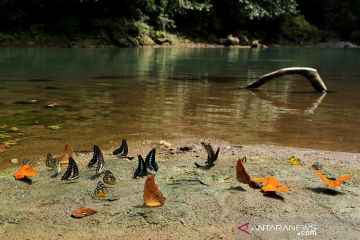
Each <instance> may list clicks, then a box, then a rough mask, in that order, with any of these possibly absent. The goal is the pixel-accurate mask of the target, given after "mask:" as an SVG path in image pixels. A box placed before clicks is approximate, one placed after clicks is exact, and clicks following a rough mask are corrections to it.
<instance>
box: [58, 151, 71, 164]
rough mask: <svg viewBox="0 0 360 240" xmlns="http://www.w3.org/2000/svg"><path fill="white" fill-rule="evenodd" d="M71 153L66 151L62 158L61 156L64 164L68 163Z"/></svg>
mask: <svg viewBox="0 0 360 240" xmlns="http://www.w3.org/2000/svg"><path fill="white" fill-rule="evenodd" d="M69 157H70V156H69V155H68V154H67V153H65V154H64V155H63V156H62V157H61V158H60V163H62V164H67V163H69Z"/></svg>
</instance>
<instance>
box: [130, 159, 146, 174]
mask: <svg viewBox="0 0 360 240" xmlns="http://www.w3.org/2000/svg"><path fill="white" fill-rule="evenodd" d="M146 175H147V169H146V164H145V162H144V159H143V158H142V157H141V156H140V155H139V164H138V167H137V169H136V170H135V172H134V176H133V178H138V177H144V176H146Z"/></svg>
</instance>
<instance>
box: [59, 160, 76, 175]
mask: <svg viewBox="0 0 360 240" xmlns="http://www.w3.org/2000/svg"><path fill="white" fill-rule="evenodd" d="M77 178H79V169H78V166H77V165H76V162H75V160H74V159H73V158H72V157H70V158H69V166H68V168H67V170H66V172H65V173H64V175H63V176H62V178H61V180H74V179H77Z"/></svg>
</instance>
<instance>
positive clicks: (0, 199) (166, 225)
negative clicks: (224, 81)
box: [0, 138, 360, 239]
mask: <svg viewBox="0 0 360 240" xmlns="http://www.w3.org/2000/svg"><path fill="white" fill-rule="evenodd" d="M159 141H160V139H158V140H153V141H136V142H129V155H133V156H137V155H138V154H141V155H143V156H144V155H146V154H147V153H148V152H149V150H150V149H151V148H153V147H156V149H157V154H156V157H157V162H158V165H159V172H158V173H155V181H156V182H157V184H158V186H159V188H160V190H161V191H162V192H163V194H164V195H165V197H166V201H165V204H164V206H162V207H159V208H144V207H143V185H144V181H145V178H140V179H132V175H133V172H134V170H135V169H136V167H137V158H135V159H134V160H133V161H128V160H124V159H121V160H120V159H117V158H116V157H114V156H112V155H111V151H112V150H114V149H110V150H108V151H103V154H104V157H105V161H106V166H105V169H109V170H111V171H112V172H113V173H114V175H115V177H116V178H117V184H116V185H115V186H114V187H109V193H110V195H109V199H108V200H112V201H108V200H98V199H95V198H94V197H92V192H93V190H94V189H95V187H96V184H97V181H98V180H101V179H98V180H91V179H90V177H91V176H92V175H93V174H94V171H95V170H93V169H91V170H89V169H87V168H86V165H87V163H88V162H89V160H90V159H91V157H92V153H86V152H81V153H79V152H78V153H76V154H75V157H74V158H75V160H76V161H77V163H78V165H79V170H80V178H79V179H78V180H77V181H76V182H75V183H71V184H69V183H64V182H61V181H60V178H61V176H58V177H57V178H50V175H52V174H53V172H52V171H51V170H49V169H48V168H47V167H46V166H45V164H44V163H36V164H35V166H36V168H37V169H38V170H39V175H38V176H37V177H34V178H33V183H32V184H31V185H30V184H27V183H24V182H20V181H16V180H15V179H14V177H13V176H12V174H13V173H14V172H15V171H16V169H17V168H18V167H16V168H9V169H6V170H3V171H2V172H0V192H1V194H0V203H1V204H0V212H1V214H0V220H1V221H0V234H1V239H246V238H248V239H296V238H299V239H303V238H304V237H301V236H299V235H298V232H297V231H273V230H271V231H256V230H254V229H251V227H252V226H254V225H255V224H274V225H276V224H291V225H294V224H297V225H302V226H305V225H306V226H308V225H314V226H315V227H316V236H308V237H306V238H307V239H308V238H310V239H356V238H357V237H358V236H359V235H360V206H359V204H358V202H359V195H360V187H359V183H360V178H359V173H360V154H359V153H342V152H329V151H319V150H310V149H298V148H291V147H280V146H269V145H234V144H231V143H228V142H224V141H221V140H216V139H215V140H214V139H213V140H210V142H211V143H212V145H214V146H219V147H220V148H221V150H220V155H219V159H218V162H217V165H216V166H215V167H213V168H212V169H210V170H202V169H198V168H196V167H195V165H194V162H195V161H196V162H198V163H204V162H205V161H206V153H205V151H204V149H203V148H202V146H201V145H200V141H201V139H195V138H193V139H188V138H184V139H178V140H177V141H172V142H171V143H172V144H173V147H174V148H175V150H172V151H171V150H169V149H167V148H166V147H164V146H160V145H159V144H158V143H159ZM185 146H187V147H189V148H190V149H191V150H190V151H181V150H179V148H180V147H185ZM75 152H76V149H75ZM44 155H46V153H44ZM291 155H295V156H297V157H298V158H300V159H301V163H302V165H301V166H291V165H290V164H289V157H290V156H291ZM242 156H246V157H247V162H246V163H245V168H246V169H247V171H248V173H249V174H250V176H251V177H265V176H270V175H272V176H275V177H277V178H278V179H279V180H280V181H281V183H283V184H284V185H286V186H288V187H289V188H290V189H291V191H290V192H284V193H279V195H280V196H281V197H279V198H270V197H266V196H264V195H263V194H262V193H261V192H260V191H259V190H254V189H251V188H249V187H248V186H247V185H243V184H240V183H239V182H238V181H237V180H236V178H235V164H236V160H237V158H239V157H242ZM316 161H318V162H321V163H322V164H323V168H324V169H323V172H325V174H326V175H327V176H332V177H339V176H342V175H344V174H349V173H353V174H355V175H354V177H353V178H352V179H351V180H350V181H348V182H346V183H345V184H343V185H342V186H340V187H339V188H338V189H337V190H336V191H329V190H327V189H326V187H325V185H324V184H323V183H322V182H321V180H320V179H319V178H318V177H317V176H316V175H315V174H314V173H313V172H312V171H310V170H309V167H310V166H311V165H312V164H313V163H314V162H316ZM64 170H65V169H64ZM64 170H63V172H64ZM61 175H62V174H61ZM80 206H86V207H90V208H93V209H95V210H96V211H98V213H96V214H95V215H93V216H89V217H86V218H83V219H74V218H71V217H70V214H71V212H72V211H73V210H75V209H77V208H78V207H80ZM248 222H249V229H248V230H249V232H250V235H247V234H245V233H244V232H242V231H240V230H238V226H240V225H242V224H244V223H248Z"/></svg>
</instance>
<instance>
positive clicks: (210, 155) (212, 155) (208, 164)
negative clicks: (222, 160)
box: [195, 142, 220, 168]
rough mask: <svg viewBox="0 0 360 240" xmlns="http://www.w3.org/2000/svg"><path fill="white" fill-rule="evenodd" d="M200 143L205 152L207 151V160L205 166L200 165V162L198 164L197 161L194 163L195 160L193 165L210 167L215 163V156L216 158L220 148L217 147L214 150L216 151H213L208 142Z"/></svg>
mask: <svg viewBox="0 0 360 240" xmlns="http://www.w3.org/2000/svg"><path fill="white" fill-rule="evenodd" d="M201 145H203V146H204V148H205V150H206V152H207V154H208V157H207V161H206V162H205V166H201V165H200V164H198V163H196V162H195V166H196V167H206V168H211V167H213V166H214V165H215V164H214V162H215V161H216V160H217V158H218V155H219V151H220V148H218V149H217V150H216V153H215V152H214V150H213V148H212V147H211V145H210V144H207V143H204V142H202V143H201Z"/></svg>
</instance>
